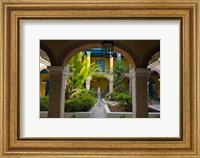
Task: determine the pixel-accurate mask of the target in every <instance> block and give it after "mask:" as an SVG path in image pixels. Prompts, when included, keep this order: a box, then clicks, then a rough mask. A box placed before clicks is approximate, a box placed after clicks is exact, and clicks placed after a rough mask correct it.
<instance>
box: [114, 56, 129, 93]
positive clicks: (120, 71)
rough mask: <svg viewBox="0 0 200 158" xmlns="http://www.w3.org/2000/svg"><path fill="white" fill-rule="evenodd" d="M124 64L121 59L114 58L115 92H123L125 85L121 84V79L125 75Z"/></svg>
mask: <svg viewBox="0 0 200 158" xmlns="http://www.w3.org/2000/svg"><path fill="white" fill-rule="evenodd" d="M125 72H126V69H125V66H124V64H123V62H122V61H121V60H116V61H115V62H114V68H113V73H114V86H115V87H116V90H117V92H119V93H121V92H124V89H125V85H124V84H123V82H122V81H123V79H124V77H125Z"/></svg>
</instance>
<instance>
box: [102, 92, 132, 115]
mask: <svg viewBox="0 0 200 158" xmlns="http://www.w3.org/2000/svg"><path fill="white" fill-rule="evenodd" d="M106 98H107V99H108V100H111V101H116V102H118V105H119V107H120V108H121V109H122V110H125V111H127V112H131V111H132V99H131V96H129V95H128V94H126V93H108V94H106Z"/></svg>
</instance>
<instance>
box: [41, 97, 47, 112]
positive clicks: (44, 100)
mask: <svg viewBox="0 0 200 158" xmlns="http://www.w3.org/2000/svg"><path fill="white" fill-rule="evenodd" d="M48 104H49V97H48V96H41V97H40V111H48Z"/></svg>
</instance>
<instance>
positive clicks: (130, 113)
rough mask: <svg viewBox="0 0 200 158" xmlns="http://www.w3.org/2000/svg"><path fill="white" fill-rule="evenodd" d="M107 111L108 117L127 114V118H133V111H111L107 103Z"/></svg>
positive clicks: (118, 116)
mask: <svg viewBox="0 0 200 158" xmlns="http://www.w3.org/2000/svg"><path fill="white" fill-rule="evenodd" d="M105 112H106V114H107V118H120V116H124V115H125V116H126V117H125V118H132V112H111V111H110V109H109V107H108V105H105Z"/></svg>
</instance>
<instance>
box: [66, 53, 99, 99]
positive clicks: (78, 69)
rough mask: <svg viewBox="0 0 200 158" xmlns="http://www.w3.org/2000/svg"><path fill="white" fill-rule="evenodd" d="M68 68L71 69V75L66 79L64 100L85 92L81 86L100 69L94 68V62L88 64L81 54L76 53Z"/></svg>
mask: <svg viewBox="0 0 200 158" xmlns="http://www.w3.org/2000/svg"><path fill="white" fill-rule="evenodd" d="M68 67H69V68H70V69H72V71H73V75H72V76H70V75H68V76H67V78H66V80H67V88H66V99H68V98H74V97H77V96H78V95H80V94H81V93H82V92H83V91H85V87H84V86H83V85H84V83H85V82H86V79H87V78H88V77H89V76H93V75H94V74H95V73H96V72H97V71H99V70H100V67H98V66H96V64H95V62H94V63H92V64H89V62H88V60H87V58H86V56H82V53H78V54H77V55H75V56H74V57H72V59H71V60H70V62H69V65H68Z"/></svg>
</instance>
